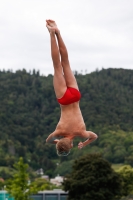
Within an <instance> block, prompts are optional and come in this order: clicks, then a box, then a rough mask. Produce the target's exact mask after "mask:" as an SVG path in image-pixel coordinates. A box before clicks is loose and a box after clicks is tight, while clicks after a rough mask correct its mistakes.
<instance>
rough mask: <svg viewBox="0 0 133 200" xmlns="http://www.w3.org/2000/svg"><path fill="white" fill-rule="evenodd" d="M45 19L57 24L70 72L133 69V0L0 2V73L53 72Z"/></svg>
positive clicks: (22, 0)
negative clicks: (0, 70) (63, 42)
mask: <svg viewBox="0 0 133 200" xmlns="http://www.w3.org/2000/svg"><path fill="white" fill-rule="evenodd" d="M46 19H54V20H55V21H56V22H57V25H58V27H59V29H60V31H61V34H62V36H63V39H64V41H65V43H66V46H67V48H68V52H69V60H70V64H71V68H72V70H73V71H74V70H77V71H79V72H81V70H83V73H84V72H85V71H86V70H87V73H90V72H92V71H95V70H96V68H98V69H101V68H102V67H103V68H109V67H111V68H125V69H133V0H1V1H0V68H1V69H5V70H8V69H12V70H13V71H16V70H18V69H23V68H25V69H26V70H27V71H29V70H32V69H36V70H39V71H40V74H44V75H48V74H53V67H52V61H51V57H50V43H49V42H50V40H49V33H48V31H47V29H46V26H45V24H46V23H45V20H46Z"/></svg>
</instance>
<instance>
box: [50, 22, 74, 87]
mask: <svg viewBox="0 0 133 200" xmlns="http://www.w3.org/2000/svg"><path fill="white" fill-rule="evenodd" d="M47 23H48V24H49V26H51V27H53V28H54V30H55V34H56V36H57V40H58V46H59V51H60V55H61V64H62V67H63V72H64V77H65V81H66V85H67V87H73V88H76V89H78V85H77V81H76V79H75V76H74V74H73V72H72V70H71V68H70V63H69V59H68V52H67V48H66V46H65V44H64V41H63V39H62V37H61V34H60V31H59V30H58V28H57V25H56V23H55V21H53V20H47Z"/></svg>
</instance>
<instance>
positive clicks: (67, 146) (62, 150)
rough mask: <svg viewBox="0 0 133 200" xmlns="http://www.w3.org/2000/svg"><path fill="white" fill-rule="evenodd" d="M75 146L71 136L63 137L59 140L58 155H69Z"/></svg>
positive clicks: (57, 145)
mask: <svg viewBox="0 0 133 200" xmlns="http://www.w3.org/2000/svg"><path fill="white" fill-rule="evenodd" d="M72 147H73V143H72V140H70V139H69V138H62V139H60V140H59V142H57V144H56V149H57V154H58V156H67V155H68V154H69V153H70V150H71V148H72Z"/></svg>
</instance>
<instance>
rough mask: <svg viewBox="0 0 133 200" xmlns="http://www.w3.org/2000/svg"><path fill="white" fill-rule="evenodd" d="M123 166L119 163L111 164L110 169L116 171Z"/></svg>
mask: <svg viewBox="0 0 133 200" xmlns="http://www.w3.org/2000/svg"><path fill="white" fill-rule="evenodd" d="M122 166H124V164H122V163H120V164H112V168H113V169H114V170H115V171H117V170H118V169H119V168H120V167H122Z"/></svg>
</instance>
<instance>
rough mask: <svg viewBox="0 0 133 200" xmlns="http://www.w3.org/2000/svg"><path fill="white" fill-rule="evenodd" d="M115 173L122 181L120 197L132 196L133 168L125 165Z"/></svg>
mask: <svg viewBox="0 0 133 200" xmlns="http://www.w3.org/2000/svg"><path fill="white" fill-rule="evenodd" d="M117 172H118V174H119V175H120V176H121V179H122V188H123V189H122V195H123V196H128V195H131V194H132V195H133V168H132V167H131V166H130V165H125V166H122V167H121V168H120V169H119V170H118V171H117Z"/></svg>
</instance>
